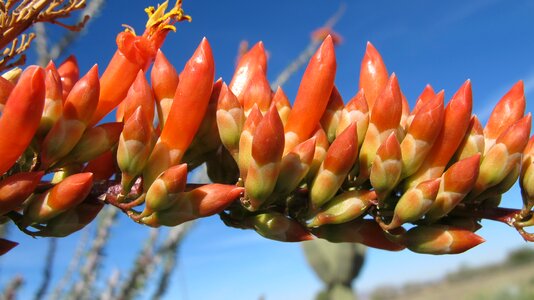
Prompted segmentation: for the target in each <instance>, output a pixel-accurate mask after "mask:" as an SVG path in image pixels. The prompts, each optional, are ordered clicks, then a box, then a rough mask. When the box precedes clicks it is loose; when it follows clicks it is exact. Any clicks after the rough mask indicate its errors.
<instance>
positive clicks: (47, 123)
mask: <svg viewBox="0 0 534 300" xmlns="http://www.w3.org/2000/svg"><path fill="white" fill-rule="evenodd" d="M45 88H46V93H45V103H44V108H43V116H42V118H41V123H40V124H39V129H38V130H37V135H39V136H41V137H42V136H44V135H46V134H47V133H48V131H49V130H50V128H52V126H53V125H54V123H56V121H57V120H58V119H59V118H60V117H61V115H62V112H63V94H62V93H63V91H62V88H61V78H60V75H59V73H58V71H57V70H56V67H55V66H54V63H53V62H50V63H49V64H48V66H47V67H46V77H45Z"/></svg>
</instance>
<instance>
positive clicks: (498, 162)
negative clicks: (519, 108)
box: [472, 113, 532, 196]
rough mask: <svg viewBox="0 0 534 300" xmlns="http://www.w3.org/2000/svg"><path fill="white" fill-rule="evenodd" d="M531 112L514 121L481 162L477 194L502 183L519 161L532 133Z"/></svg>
mask: <svg viewBox="0 0 534 300" xmlns="http://www.w3.org/2000/svg"><path fill="white" fill-rule="evenodd" d="M531 120H532V117H531V115H530V113H529V114H528V115H527V116H525V117H523V118H521V119H519V120H518V121H516V122H515V123H513V124H512V125H511V126H510V127H509V128H508V129H506V130H505V131H504V132H503V133H502V134H501V135H500V136H499V137H498V138H497V140H496V141H495V144H494V145H493V146H492V147H491V148H490V149H489V150H488V151H487V153H486V155H485V156H484V158H483V159H482V161H481V163H480V173H479V175H478V179H477V181H476V184H475V187H474V188H473V192H472V196H477V195H479V194H480V193H482V192H483V191H484V190H486V189H487V188H489V187H492V186H494V185H496V184H498V183H500V182H501V181H502V180H503V179H504V178H505V177H506V176H507V175H508V174H509V173H510V172H511V171H512V170H513V168H514V166H515V165H516V164H517V163H519V161H520V159H521V154H522V152H523V149H524V148H525V146H526V144H527V142H528V137H529V135H530V127H531Z"/></svg>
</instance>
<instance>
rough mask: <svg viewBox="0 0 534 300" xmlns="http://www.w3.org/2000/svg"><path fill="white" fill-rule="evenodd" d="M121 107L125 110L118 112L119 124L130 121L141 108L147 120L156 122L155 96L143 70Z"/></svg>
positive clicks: (138, 74)
mask: <svg viewBox="0 0 534 300" xmlns="http://www.w3.org/2000/svg"><path fill="white" fill-rule="evenodd" d="M121 105H122V107H123V108H124V109H123V110H122V111H120V112H119V111H118V112H117V121H118V122H124V121H125V120H128V119H129V118H130V116H131V115H132V114H133V113H134V111H135V110H136V109H137V108H138V107H141V111H142V112H143V113H144V114H145V117H146V119H147V120H150V121H151V122H152V121H153V120H154V95H153V94H152V89H151V88H150V85H149V84H148V81H147V80H146V78H145V73H144V72H143V71H142V70H140V71H139V72H138V73H137V77H135V80H134V82H133V83H132V85H131V86H130V88H129V89H128V93H127V94H126V98H124V100H123V101H122V103H121Z"/></svg>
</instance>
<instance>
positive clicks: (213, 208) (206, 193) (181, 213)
mask: <svg viewBox="0 0 534 300" xmlns="http://www.w3.org/2000/svg"><path fill="white" fill-rule="evenodd" d="M243 191H244V189H243V188H242V187H236V186H232V185H225V184H218V183H214V184H207V185H203V186H201V187H198V188H196V189H193V190H191V191H189V192H184V193H181V194H180V195H179V196H178V198H177V199H176V200H175V202H174V204H173V205H172V206H171V207H169V208H167V209H165V210H162V211H157V212H154V213H153V214H151V215H150V216H147V217H143V218H142V219H141V222H142V223H144V224H146V225H148V226H152V227H159V226H162V225H163V226H177V225H180V224H182V223H184V222H187V221H191V220H194V219H198V218H203V217H208V216H211V215H214V214H217V213H220V212H221V211H223V210H224V209H225V208H226V207H227V206H228V205H230V203H232V202H234V201H235V200H237V199H239V197H240V196H241V195H242V194H243Z"/></svg>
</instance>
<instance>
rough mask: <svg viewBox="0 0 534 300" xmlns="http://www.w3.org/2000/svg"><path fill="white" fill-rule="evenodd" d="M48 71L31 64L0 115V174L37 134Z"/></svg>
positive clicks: (11, 164) (9, 166) (15, 159)
mask: <svg viewBox="0 0 534 300" xmlns="http://www.w3.org/2000/svg"><path fill="white" fill-rule="evenodd" d="M44 98H45V73H44V71H43V69H42V68H40V67H36V66H30V67H28V68H27V69H26V70H25V71H24V73H22V76H21V78H20V80H19V81H18V83H17V85H16V86H15V88H14V89H13V91H12V92H11V94H10V95H9V98H8V100H7V102H6V105H5V107H4V111H3V112H2V116H1V118H0V174H4V173H5V172H6V171H7V170H9V168H11V166H13V164H15V162H16V161H17V159H18V158H19V156H20V155H21V154H22V153H23V152H24V150H26V148H27V147H28V145H29V144H30V142H31V140H32V138H33V136H34V135H35V133H36V131H37V128H38V127H39V122H40V120H41V115H42V112H43V107H44Z"/></svg>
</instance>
